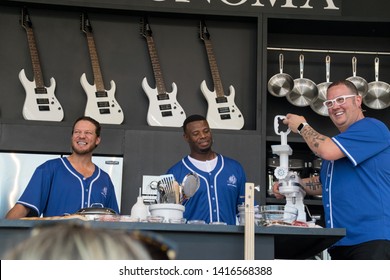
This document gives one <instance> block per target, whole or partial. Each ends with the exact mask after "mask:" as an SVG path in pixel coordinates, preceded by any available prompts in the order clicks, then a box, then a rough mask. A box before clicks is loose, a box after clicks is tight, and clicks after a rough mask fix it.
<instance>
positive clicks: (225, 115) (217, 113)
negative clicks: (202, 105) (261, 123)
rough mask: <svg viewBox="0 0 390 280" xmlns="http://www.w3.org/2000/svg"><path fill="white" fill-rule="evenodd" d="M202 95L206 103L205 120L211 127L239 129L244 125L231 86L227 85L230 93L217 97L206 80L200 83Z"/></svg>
mask: <svg viewBox="0 0 390 280" xmlns="http://www.w3.org/2000/svg"><path fill="white" fill-rule="evenodd" d="M200 89H201V91H202V93H203V96H204V97H205V98H206V100H207V103H208V109H207V117H206V118H207V121H208V123H209V125H210V127H211V128H219V129H237V130H239V129H241V128H243V126H244V116H243V115H242V113H241V111H240V109H238V107H237V106H236V104H235V103H234V98H235V90H234V87H233V86H230V87H229V92H230V95H229V96H226V95H224V96H223V97H222V98H220V97H217V94H216V92H215V90H214V91H210V90H209V88H208V87H207V84H206V81H203V82H202V83H201V85H200Z"/></svg>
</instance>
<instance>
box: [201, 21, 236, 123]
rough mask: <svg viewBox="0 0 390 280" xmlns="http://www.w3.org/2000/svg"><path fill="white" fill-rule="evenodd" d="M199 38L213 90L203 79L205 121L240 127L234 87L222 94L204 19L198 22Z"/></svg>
mask: <svg viewBox="0 0 390 280" xmlns="http://www.w3.org/2000/svg"><path fill="white" fill-rule="evenodd" d="M200 38H201V39H202V40H203V41H204V44H205V47H206V51H207V57H208V60H209V64H210V69H211V75H212V78H213V83H214V91H211V90H209V88H208V87H207V84H206V81H205V80H203V82H202V83H201V85H200V89H201V91H202V93H203V95H204V97H205V98H206V100H207V103H208V110H207V117H206V118H207V121H208V123H209V125H210V127H211V128H220V129H241V128H243V126H244V116H243V115H242V113H241V111H240V109H238V107H237V106H236V104H235V103H234V98H235V90H234V87H233V86H230V87H229V91H230V94H229V95H228V96H226V95H225V94H224V91H223V86H222V82H221V78H220V75H219V71H218V66H217V61H216V59H215V56H214V52H213V46H212V44H211V40H210V34H209V32H208V30H207V27H206V25H205V23H204V21H201V22H200Z"/></svg>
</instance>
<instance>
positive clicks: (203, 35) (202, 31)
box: [199, 19, 210, 40]
mask: <svg viewBox="0 0 390 280" xmlns="http://www.w3.org/2000/svg"><path fill="white" fill-rule="evenodd" d="M199 35H200V39H202V40H209V39H210V33H209V31H208V30H207V26H206V23H205V21H204V20H203V19H202V20H201V21H200V24H199Z"/></svg>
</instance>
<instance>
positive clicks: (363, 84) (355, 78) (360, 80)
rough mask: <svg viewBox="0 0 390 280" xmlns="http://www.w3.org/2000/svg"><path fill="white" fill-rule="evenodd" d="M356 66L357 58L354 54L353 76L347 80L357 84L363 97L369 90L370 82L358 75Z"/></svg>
mask: <svg viewBox="0 0 390 280" xmlns="http://www.w3.org/2000/svg"><path fill="white" fill-rule="evenodd" d="M356 68H357V58H356V57H355V56H354V57H352V77H349V78H347V80H348V81H351V82H352V83H353V84H354V85H355V86H356V88H357V90H358V92H359V94H360V95H361V96H362V97H365V96H366V95H367V91H368V83H367V81H366V80H365V79H364V78H362V77H359V76H356Z"/></svg>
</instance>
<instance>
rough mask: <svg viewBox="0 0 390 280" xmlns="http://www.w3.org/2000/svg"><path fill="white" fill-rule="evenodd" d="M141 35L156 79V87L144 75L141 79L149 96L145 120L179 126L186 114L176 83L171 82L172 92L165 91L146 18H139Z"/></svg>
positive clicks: (152, 124)
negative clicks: (177, 96)
mask: <svg viewBox="0 0 390 280" xmlns="http://www.w3.org/2000/svg"><path fill="white" fill-rule="evenodd" d="M141 35H142V36H144V37H145V38H146V42H147V44H148V50H149V55H150V59H151V62H152V67H153V73H154V78H155V81H156V88H151V87H150V86H149V84H148V81H147V79H146V77H145V78H144V79H143V80H142V88H143V90H144V91H145V93H146V95H147V96H148V98H149V108H148V115H147V122H148V124H149V125H150V126H171V127H180V126H182V125H183V122H184V120H185V119H186V114H185V112H184V110H183V108H182V107H181V105H180V104H179V102H177V100H176V95H177V86H176V84H175V83H172V92H167V91H166V88H165V83H164V79H163V76H162V72H161V67H160V63H159V60H158V56H157V50H156V47H155V44H154V40H153V37H152V30H151V28H150V25H149V23H148V21H147V19H146V18H142V19H141Z"/></svg>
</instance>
